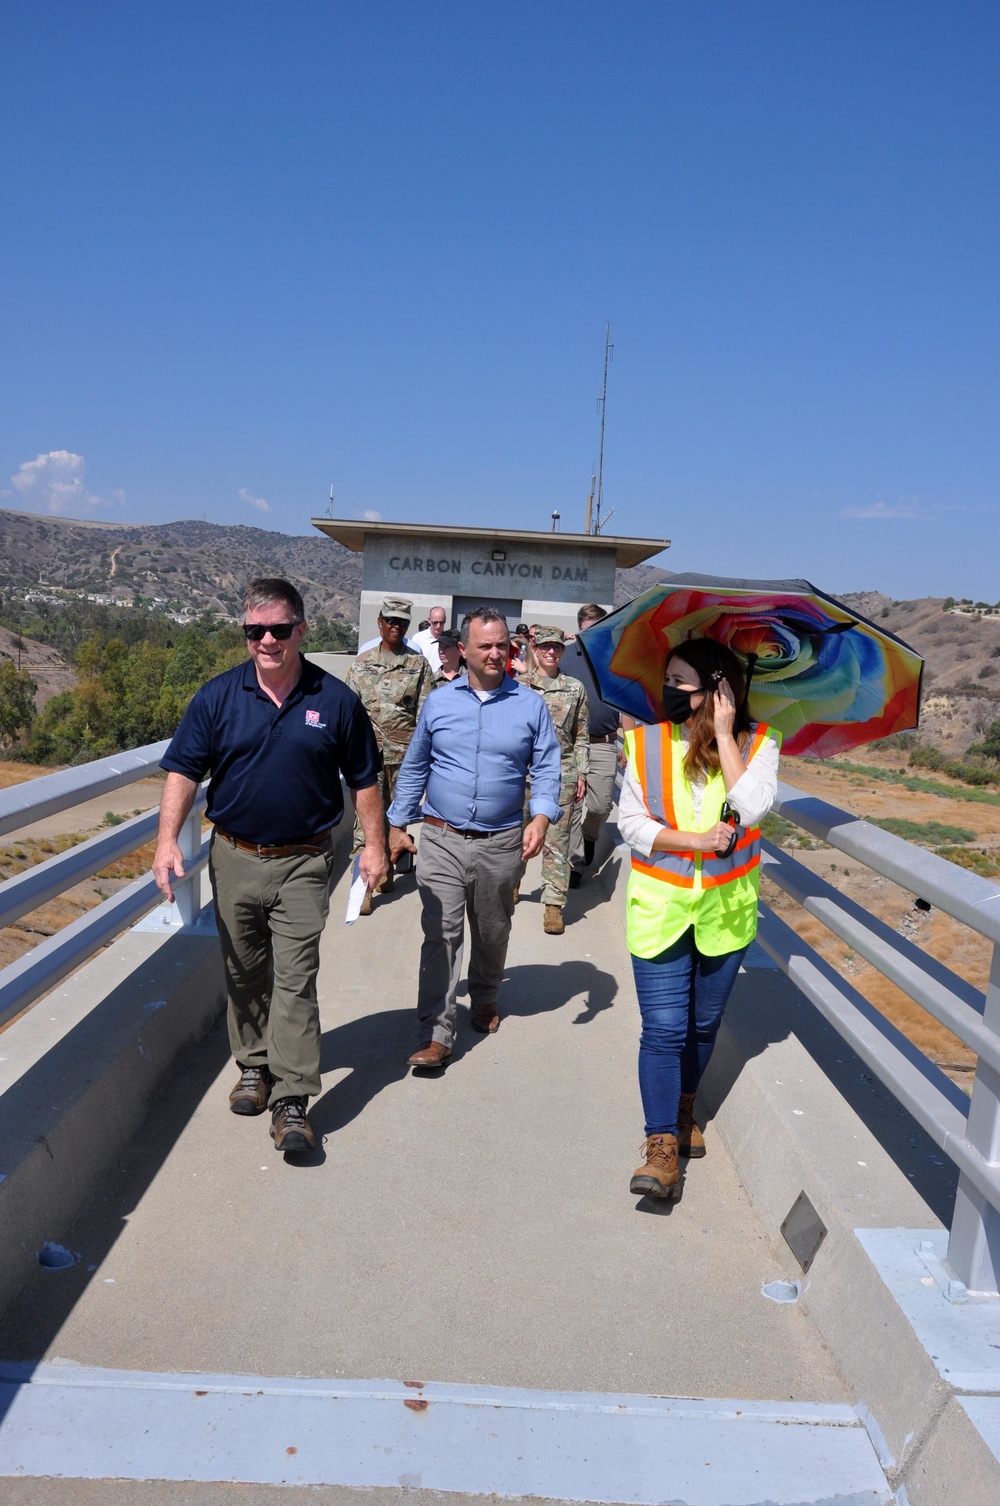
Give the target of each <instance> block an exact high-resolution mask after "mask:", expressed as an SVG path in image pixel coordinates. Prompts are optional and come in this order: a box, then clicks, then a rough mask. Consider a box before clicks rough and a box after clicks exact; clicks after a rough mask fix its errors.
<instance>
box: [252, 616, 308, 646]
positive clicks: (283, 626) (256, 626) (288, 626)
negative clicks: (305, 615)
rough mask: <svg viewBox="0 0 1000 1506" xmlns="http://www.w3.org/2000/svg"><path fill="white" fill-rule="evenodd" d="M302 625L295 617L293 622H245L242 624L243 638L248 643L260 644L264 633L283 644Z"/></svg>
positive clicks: (299, 618) (298, 618) (300, 620)
mask: <svg viewBox="0 0 1000 1506" xmlns="http://www.w3.org/2000/svg"><path fill="white" fill-rule="evenodd" d="M301 624H302V618H301V617H297V618H296V619H295V621H294V622H245V623H244V624H243V636H244V638H246V640H247V642H248V643H260V641H261V639H262V638H263V637H264V634H265V633H270V635H271V637H272V638H277V639H278V640H279V641H280V642H283V641H284V640H285V639H286V638H290V637H291V636H292V633H293V632H294V631H295V629H296V628H297V627H300V626H301Z"/></svg>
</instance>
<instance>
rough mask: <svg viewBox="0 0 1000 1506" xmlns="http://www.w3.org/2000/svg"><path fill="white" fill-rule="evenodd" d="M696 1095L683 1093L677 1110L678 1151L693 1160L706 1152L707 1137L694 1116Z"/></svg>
mask: <svg viewBox="0 0 1000 1506" xmlns="http://www.w3.org/2000/svg"><path fill="white" fill-rule="evenodd" d="M695 1097H696V1095H695V1094H694V1093H682V1094H681V1101H680V1107H679V1108H678V1110H677V1151H678V1154H679V1155H682V1156H690V1157H691V1159H692V1160H697V1158H698V1157H699V1156H703V1155H704V1154H705V1138H704V1136H703V1135H702V1133H701V1130H700V1129H699V1128H698V1125H697V1122H696V1120H695V1117H694V1100H695Z"/></svg>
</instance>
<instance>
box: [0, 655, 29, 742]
mask: <svg viewBox="0 0 1000 1506" xmlns="http://www.w3.org/2000/svg"><path fill="white" fill-rule="evenodd" d="M35 689H36V687H35V682H34V680H33V679H32V678H31V676H30V675H29V674H28V671H27V670H26V669H18V667H17V665H16V664H15V663H14V661H13V659H4V660H3V661H0V743H11V742H14V741H15V740H16V739H17V738H18V737H20V736H21V734H22V732H26V731H27V730H28V728H29V727H30V726H31V724H32V722H33V721H34V719H35Z"/></svg>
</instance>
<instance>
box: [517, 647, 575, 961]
mask: <svg viewBox="0 0 1000 1506" xmlns="http://www.w3.org/2000/svg"><path fill="white" fill-rule="evenodd" d="M565 647H566V635H565V633H564V632H563V630H562V628H556V627H539V628H536V629H535V641H534V652H535V667H534V668H532V669H529V670H528V671H527V673H526V674H525V675H524V676H522V679H521V684H522V685H527V686H528V687H529V688H530V689H531V690H535V691H537V692H538V694H539V695H540V696H541V697H542V699H543V700H544V702H545V704H546V706H547V707H548V708H549V715H550V716H551V718H552V724H553V726H554V727H555V729H556V736H557V737H558V739H559V749H560V752H561V755H562V757H561V761H560V788H559V804H560V806H561V808H562V812H563V815H562V820H561V821H558V822H556V824H555V825H554V826H551V825H550V826H549V829H548V831H547V832H546V833H545V845H544V847H543V848H542V904H543V905H544V906H545V917H544V921H543V929H544V931H545V932H546V934H547V935H549V936H561V935H562V933H563V931H564V930H565V929H566V927H565V924H564V922H563V909H564V908H565V905H566V892H567V890H568V888H569V878H570V864H569V837H570V827H571V824H572V816H573V807H574V806H575V805H576V804H578V803H579V801H581V800H582V799H583V798H584V796H585V795H586V793H587V771H588V769H589V766H590V723H589V720H588V717H587V693H586V691H585V690H584V688H583V686H582V685H581V683H580V681H579V680H571V679H570V678H569V676H568V675H563V674H560V673H559V665H560V662H561V660H562V656H563V650H564V649H565ZM527 819H528V807H527V804H525V820H526V821H527Z"/></svg>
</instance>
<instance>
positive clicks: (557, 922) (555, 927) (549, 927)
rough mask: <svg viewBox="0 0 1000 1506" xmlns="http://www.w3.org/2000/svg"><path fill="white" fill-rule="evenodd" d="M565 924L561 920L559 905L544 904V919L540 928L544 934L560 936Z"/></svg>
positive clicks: (560, 907) (561, 914)
mask: <svg viewBox="0 0 1000 1506" xmlns="http://www.w3.org/2000/svg"><path fill="white" fill-rule="evenodd" d="M565 929H566V926H565V924H564V922H563V913H562V906H561V905H546V906H545V919H544V920H543V921H542V930H543V931H544V932H545V934H546V936H561V935H562V933H563V931H565Z"/></svg>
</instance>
